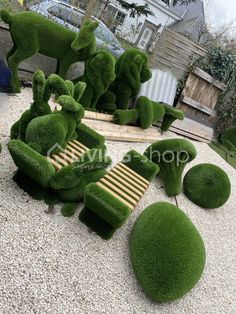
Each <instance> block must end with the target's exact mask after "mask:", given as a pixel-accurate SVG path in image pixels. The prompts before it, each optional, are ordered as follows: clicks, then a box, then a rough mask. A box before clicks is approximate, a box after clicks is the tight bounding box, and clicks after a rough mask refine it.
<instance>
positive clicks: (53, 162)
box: [47, 157, 63, 171]
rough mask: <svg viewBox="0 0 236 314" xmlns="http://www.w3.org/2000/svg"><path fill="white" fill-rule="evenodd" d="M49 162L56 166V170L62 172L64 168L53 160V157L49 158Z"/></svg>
mask: <svg viewBox="0 0 236 314" xmlns="http://www.w3.org/2000/svg"><path fill="white" fill-rule="evenodd" d="M47 160H48V161H49V162H50V163H51V164H52V165H53V166H54V168H56V170H58V171H59V170H61V169H62V168H63V166H62V165H60V164H59V163H58V162H56V161H55V160H54V159H52V158H51V157H47Z"/></svg>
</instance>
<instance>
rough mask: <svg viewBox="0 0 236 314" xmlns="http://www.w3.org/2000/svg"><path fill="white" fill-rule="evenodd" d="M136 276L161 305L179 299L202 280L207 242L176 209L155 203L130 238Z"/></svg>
mask: <svg viewBox="0 0 236 314" xmlns="http://www.w3.org/2000/svg"><path fill="white" fill-rule="evenodd" d="M130 254H131V262H132V266H133V269H134V273H135V275H136V277H137V279H138V282H139V284H140V286H141V287H142V288H143V290H144V292H145V293H146V294H147V295H148V296H149V297H151V298H152V299H153V300H155V301H157V302H158V303H163V302H169V301H173V300H176V299H178V298H180V297H182V296H183V295H184V294H186V293H187V292H188V291H189V290H191V289H192V288H193V287H194V286H195V285H196V284H197V282H198V281H199V279H200V277H201V275H202V273H203V270H204V266H205V248H204V243H203V240H202V238H201V236H200V234H199V232H198V230H197V229H196V227H195V226H194V225H193V223H192V222H191V221H190V219H189V218H188V217H187V216H186V215H185V214H184V213H183V212H182V211H181V210H180V209H179V208H177V207H176V206H174V205H172V204H169V203H164V202H163V203H155V204H152V205H150V206H149V207H147V208H146V209H145V210H144V211H143V213H142V214H141V215H140V216H139V218H138V219H137V221H136V223H135V225H134V227H133V230H132V233H131V237H130Z"/></svg>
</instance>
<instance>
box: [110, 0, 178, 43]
mask: <svg viewBox="0 0 236 314" xmlns="http://www.w3.org/2000/svg"><path fill="white" fill-rule="evenodd" d="M127 2H130V3H132V2H134V0H127ZM160 2H161V1H158V0H153V1H144V0H135V3H137V4H139V5H144V4H145V3H148V4H149V7H150V10H151V11H152V12H153V13H154V16H152V15H149V16H147V17H146V16H140V17H139V18H138V19H137V18H131V17H129V12H127V11H126V10H124V9H123V8H122V7H120V6H119V5H118V4H117V2H116V1H114V0H112V1H111V5H113V6H114V7H116V8H118V9H119V10H120V11H122V12H124V13H125V14H127V16H126V18H125V21H124V24H123V25H122V27H120V28H119V31H118V32H119V33H120V35H121V37H123V38H124V39H126V40H128V41H130V42H131V43H135V42H136V41H137V38H138V35H139V32H140V31H141V30H142V26H143V24H144V22H145V20H148V21H149V22H151V23H153V24H154V25H157V26H158V25H160V24H161V27H160V29H159V32H161V31H162V29H163V28H164V26H168V25H170V24H172V23H173V22H175V21H177V18H176V17H174V16H173V15H172V14H171V12H169V13H167V12H168V9H167V7H166V6H165V5H164V7H163V11H162V10H160V7H159V8H158V7H157V6H155V5H153V4H154V3H159V4H160ZM162 6H163V5H162ZM164 11H167V12H164ZM139 22H141V23H142V26H141V27H140V28H139V32H138V33H136V34H135V33H134V32H133V31H132V25H134V26H136V25H137V24H138V23H139Z"/></svg>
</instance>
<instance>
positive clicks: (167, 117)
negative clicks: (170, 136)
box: [161, 103, 184, 132]
mask: <svg viewBox="0 0 236 314" xmlns="http://www.w3.org/2000/svg"><path fill="white" fill-rule="evenodd" d="M163 106H164V108H165V114H164V118H163V121H162V124H161V130H162V131H163V132H167V131H168V130H169V128H170V127H171V125H172V124H173V123H174V122H175V121H176V120H180V121H182V120H184V113H183V111H182V110H179V109H176V108H174V107H172V106H169V105H167V104H164V103H163Z"/></svg>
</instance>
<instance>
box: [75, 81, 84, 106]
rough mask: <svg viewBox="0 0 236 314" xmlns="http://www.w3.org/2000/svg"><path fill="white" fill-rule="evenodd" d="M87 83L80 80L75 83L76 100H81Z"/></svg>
mask: <svg viewBox="0 0 236 314" xmlns="http://www.w3.org/2000/svg"><path fill="white" fill-rule="evenodd" d="M86 86H87V85H86V83H85V82H78V83H77V84H76V85H75V88H74V98H75V100H76V101H78V102H79V101H80V99H81V97H82V96H83V93H84V91H85V89H86Z"/></svg>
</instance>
